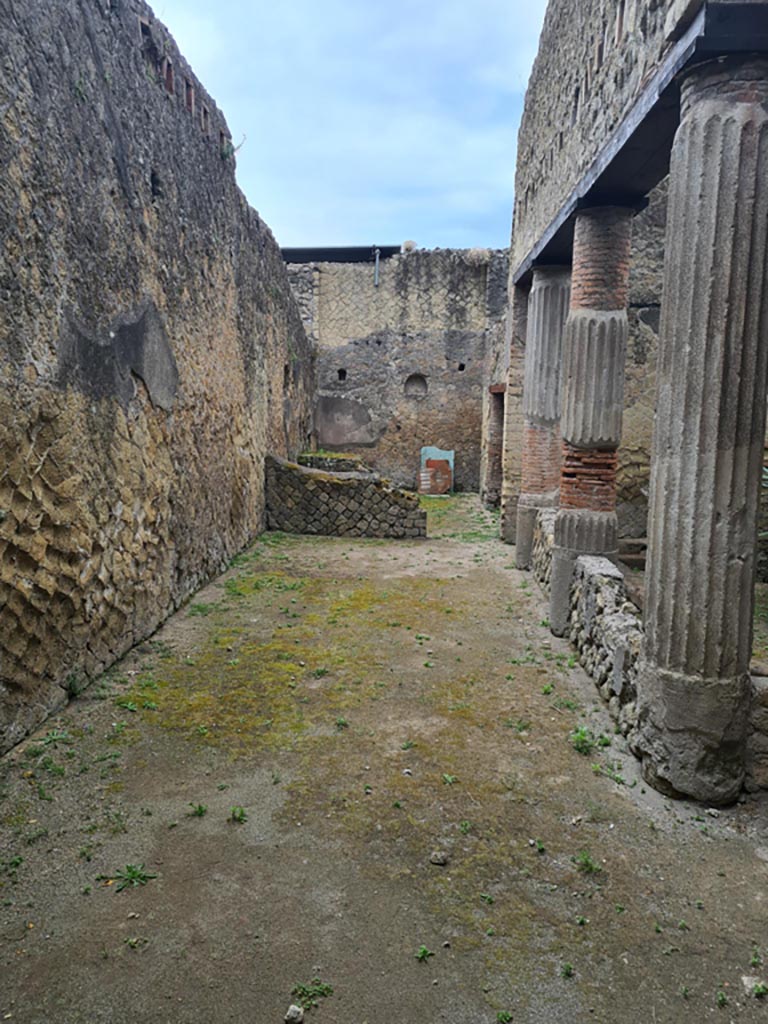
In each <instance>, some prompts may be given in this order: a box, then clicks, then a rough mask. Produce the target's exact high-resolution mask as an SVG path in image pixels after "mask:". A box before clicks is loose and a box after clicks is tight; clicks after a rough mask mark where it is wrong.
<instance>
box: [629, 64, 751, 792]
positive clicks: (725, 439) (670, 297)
mask: <svg viewBox="0 0 768 1024" xmlns="http://www.w3.org/2000/svg"><path fill="white" fill-rule="evenodd" d="M767 362H768V60H766V59H764V58H759V59H758V58H755V57H752V58H747V57H742V58H730V59H728V60H724V61H720V62H717V63H715V62H711V63H707V64H704V65H700V66H699V67H697V68H695V69H694V70H692V71H691V72H690V73H689V74H688V75H687V77H686V78H685V80H684V82H683V86H682V121H681V124H680V127H679V129H678V132H677V135H676V137H675V142H674V146H673V150H672V163H671V171H670V189H669V212H668V228H667V242H666V254H665V265H664V292H663V304H662V316H661V331H660V342H659V366H658V374H657V402H656V407H657V411H656V425H655V431H654V442H653V457H652V462H651V490H650V509H649V516H650V518H649V533H648V539H649V552H648V557H649V563H648V570H647V573H646V600H645V641H644V650H643V656H642V660H641V665H640V670H639V675H638V681H637V690H638V710H639V739H638V740H637V742H636V747H637V749H638V751H639V752H640V753H641V755H642V757H643V772H644V774H645V776H646V778H647V779H648V780H649V781H650V782H651V783H652V784H653V785H655V786H657V788H659V789H662V790H665V791H667V792H676V793H684V794H687V795H690V796H693V797H696V798H698V799H700V800H706V801H710V802H712V803H723V802H727V801H729V800H732V799H734V798H735V797H736V796H737V794H738V792H739V789H740V787H741V785H742V780H743V777H744V746H745V738H746V729H747V719H748V714H749V707H750V700H751V684H750V677H749V661H750V655H751V650H752V612H753V600H754V598H753V582H754V568H755V547H756V536H757V516H758V502H759V488H760V475H761V465H762V455H763V443H764V436H765V396H766V372H767V371H766V364H767Z"/></svg>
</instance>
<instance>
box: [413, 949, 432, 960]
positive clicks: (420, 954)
mask: <svg viewBox="0 0 768 1024" xmlns="http://www.w3.org/2000/svg"><path fill="white" fill-rule="evenodd" d="M434 955H435V954H434V953H433V952H432V950H431V949H427V947H426V946H419V948H418V951H417V952H416V953H415V954H414V956H415V957H416V959H417V960H418V961H419V963H422V964H424V963H426V962H427V960H429V958H430V957H431V956H434Z"/></svg>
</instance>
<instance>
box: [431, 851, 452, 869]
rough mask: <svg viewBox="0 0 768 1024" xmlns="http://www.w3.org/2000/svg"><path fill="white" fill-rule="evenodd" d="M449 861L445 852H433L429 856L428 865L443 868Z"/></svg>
mask: <svg viewBox="0 0 768 1024" xmlns="http://www.w3.org/2000/svg"><path fill="white" fill-rule="evenodd" d="M450 859H451V858H450V856H449V855H448V854H447V853H446V852H445V850H433V851H432V853H431V854H430V856H429V863H430V864H437V865H438V867H445V865H446V864H447V863H448V861H449V860H450Z"/></svg>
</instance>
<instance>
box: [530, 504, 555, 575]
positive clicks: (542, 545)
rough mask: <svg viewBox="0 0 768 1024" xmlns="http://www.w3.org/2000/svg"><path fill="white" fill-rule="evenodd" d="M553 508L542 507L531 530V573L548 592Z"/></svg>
mask: <svg viewBox="0 0 768 1024" xmlns="http://www.w3.org/2000/svg"><path fill="white" fill-rule="evenodd" d="M556 515H557V510H556V509H554V508H547V509H542V511H541V512H539V514H538V516H537V517H536V526H535V527H534V531H533V575H534V576H535V577H536V579H537V580H538V581H539V583H540V584H541V585H542V587H544V589H545V590H546V591H547V593H549V581H550V578H551V576H552V550H553V548H554V546H555V516H556Z"/></svg>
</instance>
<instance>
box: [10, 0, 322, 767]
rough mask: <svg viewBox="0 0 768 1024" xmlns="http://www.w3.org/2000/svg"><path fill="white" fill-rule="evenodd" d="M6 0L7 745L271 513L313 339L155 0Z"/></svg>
mask: <svg viewBox="0 0 768 1024" xmlns="http://www.w3.org/2000/svg"><path fill="white" fill-rule="evenodd" d="M0 15H1V16H0V163H1V164H2V167H3V174H2V176H0V310H2V313H1V314H0V381H1V382H2V383H0V751H2V750H5V749H7V748H9V747H10V746H11V745H12V744H14V743H15V742H17V741H18V740H19V739H20V738H21V737H22V736H23V735H24V733H25V732H26V731H28V730H29V729H31V728H33V727H34V726H36V725H37V724H38V723H39V722H40V721H41V720H42V719H43V718H44V717H45V715H46V714H47V713H48V712H50V711H51V710H52V709H54V708H55V707H57V706H58V705H60V704H61V703H62V701H63V700H65V699H66V693H67V691H68V690H69V691H74V690H77V689H79V688H80V687H81V686H82V685H83V684H84V683H85V682H86V681H87V680H88V679H90V678H91V677H92V676H94V675H95V674H96V673H98V672H99V671H101V670H103V669H104V668H105V667H106V666H108V665H109V664H110V663H111V662H113V661H114V660H115V659H116V658H117V657H118V656H119V655H120V654H122V653H123V652H124V651H125V650H126V649H128V648H129V647H130V646H131V645H132V644H134V643H135V642H137V641H138V640H140V639H142V638H143V637H146V636H147V635H148V634H150V633H151V632H152V631H153V630H154V629H155V628H156V627H157V625H158V624H159V623H160V622H161V621H162V619H163V618H164V617H165V616H167V615H168V614H169V613H170V612H171V611H173V609H175V608H176V607H178V605H179V604H180V603H181V602H183V601H184V600H185V598H187V597H188V596H189V595H190V594H191V593H192V592H193V591H194V590H195V589H196V588H197V587H198V586H199V585H200V584H201V583H202V582H203V581H205V580H207V579H208V578H210V576H211V575H212V574H214V573H215V572H217V571H218V570H219V569H221V568H222V566H223V565H224V564H225V563H226V561H227V560H228V559H229V557H230V556H231V555H232V554H233V553H234V552H236V551H237V550H238V549H239V548H241V547H242V546H243V545H244V544H245V543H246V542H247V541H248V540H249V539H250V538H251V537H252V536H253V535H254V534H255V533H256V532H258V531H259V530H260V529H261V527H262V525H263V512H264V492H263V480H264V468H263V462H264V453H265V451H266V450H268V449H269V450H273V451H276V452H278V453H284V454H287V453H290V452H294V451H296V450H297V449H298V448H299V447H300V446H303V444H304V443H305V441H306V436H307V432H308V430H309V402H310V394H311V389H312V377H311V371H312V360H311V353H310V349H309V345H308V342H307V339H306V335H305V333H304V330H303V328H302V325H301V321H300V317H299V312H298V309H297V307H296V304H295V301H294V299H293V296H292V293H291V290H290V286H289V283H288V279H287V275H286V273H285V269H284V265H283V263H282V259H281V256H280V252H279V249H278V247H277V245H276V243H275V242H274V240H273V238H272V235H271V234H270V231H269V229H268V228H267V226H266V225H265V224H264V223H263V222H262V221H261V220H260V218H259V216H258V214H256V213H255V212H254V211H253V210H252V209H250V208H249V207H248V205H247V203H246V201H245V199H244V197H243V196H242V194H241V193H240V192H239V190H238V189H237V187H236V184H235V177H234V151H233V148H232V144H231V142H230V139H229V132H228V129H227V126H226V123H225V122H224V119H223V117H222V115H221V113H220V111H219V110H218V109H217V107H216V105H215V104H214V102H213V101H212V99H211V98H210V97H209V96H208V95H207V94H206V93H205V91H204V90H203V88H202V87H201V85H200V83H199V82H198V81H197V79H196V78H195V76H194V75H193V73H192V71H191V69H190V68H189V66H188V65H187V64H186V62H185V61H184V60H183V58H182V57H181V55H180V54H179V52H178V50H177V48H176V46H175V45H174V43H173V40H172V39H171V37H170V36H169V34H168V32H167V31H166V29H165V28H164V27H163V26H162V25H161V24H160V23H159V22H157V21H156V20H155V18H154V16H153V14H152V12H151V11H150V9H149V8H148V7H146V6H145V5H144V4H143V3H141V2H139V0H120V2H119V3H118V2H116V0H46V2H45V3H43V2H42V0H0ZM140 19H141V20H140Z"/></svg>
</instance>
